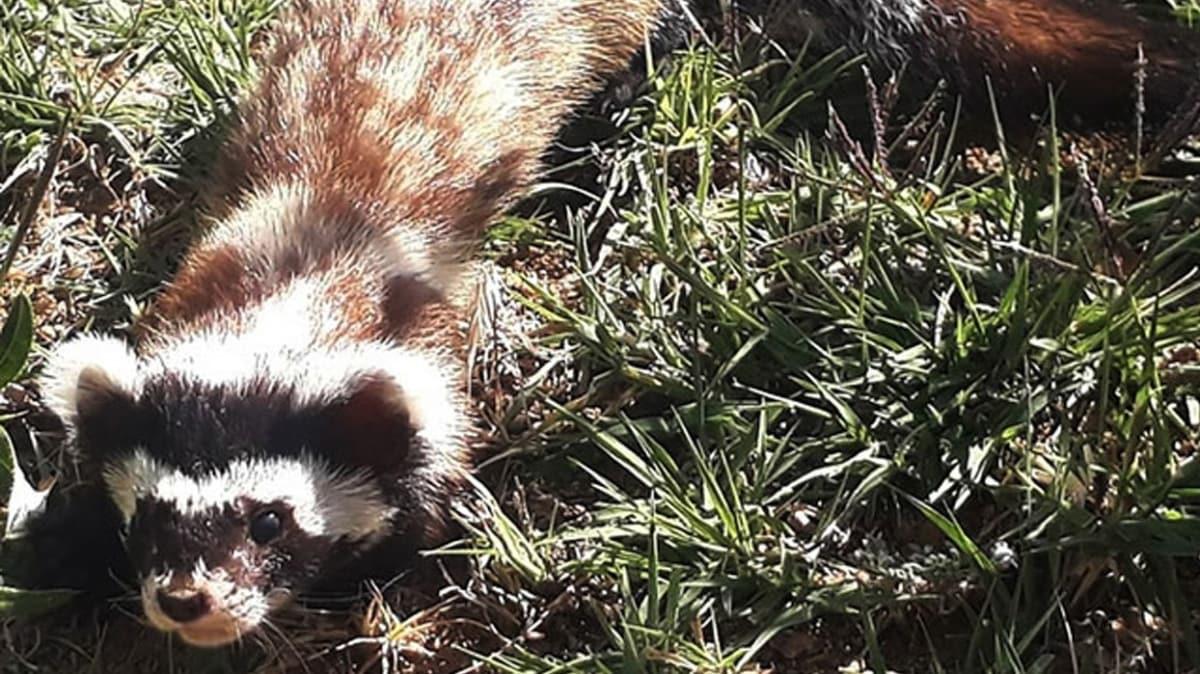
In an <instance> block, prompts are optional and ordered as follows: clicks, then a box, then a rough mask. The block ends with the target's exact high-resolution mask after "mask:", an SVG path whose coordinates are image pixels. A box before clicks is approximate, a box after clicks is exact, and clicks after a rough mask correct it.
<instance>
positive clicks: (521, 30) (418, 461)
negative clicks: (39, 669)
mask: <svg viewBox="0 0 1200 674" xmlns="http://www.w3.org/2000/svg"><path fill="white" fill-rule="evenodd" d="M1016 4H1019V5H1020V6H1021V7H1023V8H1030V7H1035V6H1036V5H1037V3H1034V2H1033V0H1020V2H1019V3H1016ZM951 5H955V3H953V2H951V1H950V0H903V1H902V0H877V1H875V2H872V1H870V0H854V1H852V2H851V1H849V0H848V1H846V2H835V1H834V0H828V1H822V2H818V1H817V0H813V1H812V2H811V3H797V7H798V8H802V7H807V8H808V12H809V14H811V15H817V18H818V19H821V20H823V21H825V23H826V24H827V25H826V26H825V28H827V29H829V30H830V31H833V32H830V33H828V34H848V33H845V32H844V31H845V29H846V27H847V26H849V27H851V28H853V29H854V31H856V32H854V33H853V35H854V36H855V39H857V40H859V41H861V42H862V44H863V45H864V46H866V47H867V48H874V47H873V45H875V44H876V43H879V44H880V45H881V46H880V47H879V49H882V50H885V51H886V50H888V49H892V48H893V47H895V48H899V49H901V50H915V49H917V48H918V47H919V45H918V44H915V43H912V41H913V40H917V41H919V40H920V39H922V37H923V36H924V35H926V34H927V31H928V30H930V28H929V27H930V26H937V25H942V24H941V23H939V22H952V23H953V22H954V21H957V20H959V19H961V18H962V17H958V15H957V14H955V13H954V12H951V11H949V9H948V7H950V6H951ZM1045 5H1046V7H1050V8H1052V9H1056V10H1058V9H1061V10H1062V12H1065V13H1063V14H1062V16H1068V17H1069V16H1076V15H1077V14H1078V13H1077V12H1075V10H1076V9H1077V8H1078V7H1080V5H1078V4H1077V3H1074V2H1068V0H1046V3H1045ZM1004 6H1006V5H1005V4H1004V3H1000V2H991V3H988V2H982V1H981V0H962V2H961V3H958V4H957V5H955V9H956V11H961V12H965V13H966V16H967V18H968V19H971V20H965V22H963V23H961V24H957V23H954V24H953V25H963V26H966V27H967V31H966V32H965V33H963V32H961V31H960V32H959V33H956V34H955V35H957V36H958V38H959V41H958V42H954V43H951V42H947V41H945V40H942V41H935V42H932V43H931V44H932V45H933V46H935V47H936V46H940V48H943V49H945V50H948V52H949V53H951V54H952V53H954V52H955V50H959V51H961V52H962V53H974V52H973V51H971V50H976V51H979V50H983V51H981V52H980V53H983V54H985V56H987V58H986V59H983V60H982V61H980V62H982V63H984V64H985V66H986V67H988V68H1002V67H1007V66H1006V65H1004V64H1005V63H1006V61H1005V60H1004V59H1005V58H1008V57H1006V56H1005V55H1006V54H1007V55H1009V56H1011V59H1010V60H1011V61H1012V63H1013V64H1015V65H1012V67H1013V68H1028V67H1041V64H1043V63H1049V64H1059V65H1062V66H1063V67H1062V68H1061V69H1060V70H1055V71H1054V72H1055V73H1056V74H1062V73H1066V72H1068V70H1069V68H1068V67H1067V65H1069V64H1065V62H1064V63H1060V61H1059V60H1056V59H1058V56H1057V54H1058V53H1059V51H1055V50H1054V49H1051V47H1055V45H1053V44H1049V45H1047V44H1043V43H1042V42H1039V40H1038V39H1037V38H1038V35H1039V33H1038V31H1037V28H1038V27H1036V26H1031V25H1029V24H1028V23H1027V22H1024V23H1023V21H1025V20H1024V19H1021V17H1020V16H1019V15H1013V16H1005V15H1004V12H1003V10H1002V9H1001V8H1002V7H1004ZM673 11H674V4H673V0H356V1H354V2H347V1H345V0H298V1H297V3H296V6H295V7H294V8H293V9H292V10H291V11H290V12H289V13H288V14H287V15H286V17H285V18H284V19H282V21H281V23H280V25H279V26H278V27H277V29H276V31H275V33H274V38H273V40H274V46H273V48H272V49H270V50H269V53H268V56H267V58H266V59H265V61H264V63H263V72H262V78H261V82H260V84H259V85H258V87H257V88H256V90H255V91H254V92H252V93H251V94H250V95H249V96H248V98H247V99H246V101H245V102H244V104H243V105H242V106H241V109H240V121H239V124H238V126H237V128H236V130H235V131H234V132H233V134H232V136H231V138H230V139H229V141H228V142H227V144H226V146H225V147H224V150H223V152H222V154H221V159H220V161H219V164H218V171H217V174H218V176H219V179H218V180H217V181H216V184H215V185H214V186H213V188H212V194H211V199H212V208H211V212H212V214H213V216H214V220H215V221H214V224H213V225H212V227H211V229H210V230H209V232H208V234H207V235H206V236H205V237H204V238H203V239H202V240H201V241H199V242H198V243H197V244H196V245H195V246H194V247H193V248H192V249H191V251H190V252H189V254H188V255H187V256H186V258H185V259H184V261H183V263H182V265H181V268H180V271H179V273H178V275H177V276H176V278H175V280H174V281H173V282H172V284H171V285H170V286H169V287H168V288H167V289H166V290H165V291H164V292H163V294H162V295H161V296H160V297H159V298H158V299H157V301H156V303H155V305H154V306H153V307H152V309H151V311H150V312H149V314H148V316H147V317H146V318H145V320H144V321H143V323H142V326H141V333H140V334H141V336H140V338H139V339H138V342H137V344H136V349H133V350H131V349H130V348H128V347H127V346H126V345H125V344H124V343H122V342H120V341H118V340H115V339H111V338H103V337H94V336H90V337H83V338H81V339H77V340H76V341H73V342H70V343H68V344H65V345H64V346H62V347H61V348H60V349H58V351H57V352H56V353H55V354H54V356H53V357H52V359H51V361H50V363H49V364H48V368H47V373H46V379H45V385H44V390H45V392H46V393H47V399H48V400H49V402H50V404H51V406H52V407H53V409H54V410H55V411H56V412H57V413H58V414H59V415H60V416H61V417H62V418H63V419H64V421H65V423H66V425H67V427H68V429H69V431H70V434H71V440H72V442H73V444H74V446H75V447H76V448H77V450H78V453H79V455H80V456H81V457H82V461H83V462H84V464H85V468H88V467H90V474H91V475H93V476H95V477H97V479H102V480H103V482H104V483H105V485H106V486H107V489H108V491H109V493H110V494H111V497H112V499H113V501H114V502H115V504H116V506H117V508H118V509H119V511H120V514H121V517H122V519H123V525H124V527H123V535H124V537H125V541H126V546H127V549H128V553H129V556H130V559H131V561H132V563H133V566H134V568H135V571H136V572H137V574H138V576H139V578H140V591H141V599H142V605H143V607H144V610H145V613H146V616H147V617H148V619H149V620H150V622H151V623H152V624H153V625H154V626H156V627H158V628H160V629H163V630H166V631H171V632H176V633H178V634H179V635H180V636H181V637H182V638H183V639H184V640H186V641H187V642H189V643H193V644H198V645H217V644H223V643H228V642H230V641H233V640H235V639H238V638H239V637H241V636H242V635H245V634H247V633H249V632H251V631H253V630H255V629H257V628H258V627H259V626H260V625H261V624H262V623H263V621H264V620H265V619H266V618H267V617H268V616H269V615H270V614H271V612H272V611H273V610H275V609H277V608H279V607H280V606H282V605H283V604H285V603H287V602H288V601H289V599H290V598H291V597H293V596H294V595H296V594H300V593H303V592H305V591H306V590H307V589H309V588H310V587H311V586H312V585H313V583H315V582H316V581H318V580H319V579H321V578H323V577H324V576H325V575H327V574H328V573H330V571H331V569H335V568H337V567H338V566H339V565H341V564H342V563H344V562H345V561H346V560H348V559H352V558H354V557H356V556H357V555H359V554H360V553H362V552H364V551H367V550H370V549H371V548H373V547H375V546H377V545H379V544H380V543H381V542H382V541H385V540H396V539H397V538H399V539H403V540H408V541H411V543H412V544H413V545H414V546H422V545H426V544H428V543H429V542H430V541H431V540H432V539H434V538H435V537H436V536H437V535H438V532H439V530H440V529H441V527H442V521H443V518H444V511H445V506H446V503H447V499H448V497H449V494H450V493H451V492H452V490H453V489H454V488H455V485H457V484H458V483H459V482H460V480H461V479H462V477H463V475H464V473H465V471H466V470H467V467H468V463H469V462H468V456H467V452H466V450H465V449H464V435H465V434H466V432H467V429H468V426H469V424H468V423H467V421H466V420H465V417H464V415H465V414H466V409H467V408H466V405H465V404H464V403H463V401H461V400H460V395H461V391H462V390H463V386H462V385H461V384H462V382H461V372H462V367H461V361H462V358H463V344H462V337H461V330H460V326H461V323H462V320H461V319H462V316H461V306H462V305H461V303H460V302H458V301H457V300H456V298H457V297H458V296H459V295H460V294H461V292H460V291H461V286H462V283H461V282H459V281H458V280H457V275H456V266H457V265H458V264H459V263H460V262H462V260H463V259H464V254H465V253H466V252H468V251H470V250H471V249H472V248H473V247H474V245H475V244H476V241H477V240H478V238H479V235H480V232H481V230H482V228H483V227H485V226H486V225H487V224H488V223H489V222H490V221H491V220H492V219H493V218H494V217H495V216H496V215H497V214H498V213H499V212H500V211H501V210H502V209H504V208H505V207H507V206H508V205H509V204H511V203H512V202H513V201H514V199H516V198H517V197H518V196H520V195H521V193H522V191H523V190H524V188H525V187H526V186H527V185H528V184H529V182H530V181H531V180H532V179H533V177H534V176H535V175H536V174H537V170H538V161H539V157H540V156H541V154H542V153H543V151H544V149H545V148H546V147H547V145H548V144H549V142H550V140H551V139H552V137H553V135H554V134H555V133H556V131H557V129H558V127H559V125H560V123H561V122H562V120H563V119H564V117H565V116H566V115H567V114H568V113H569V111H570V110H572V108H573V107H574V106H575V105H576V104H578V103H579V102H581V101H582V99H584V98H585V97H586V96H587V95H588V94H589V93H590V92H591V91H593V90H594V89H595V88H596V87H597V85H599V84H600V83H601V82H602V81H603V80H604V79H605V78H606V77H607V76H609V75H611V74H613V73H615V72H616V71H619V70H620V69H621V68H623V67H624V66H625V65H626V64H627V63H629V62H630V59H631V58H632V57H633V55H634V54H636V53H638V51H639V50H640V49H641V48H642V46H643V45H644V41H645V39H646V38H647V36H648V35H649V34H650V33H653V32H654V31H655V30H656V28H657V27H658V26H659V25H660V24H661V23H662V22H663V21H664V19H665V18H666V17H668V16H669V15H670V14H671V13H672V12H673ZM821 12H824V14H821ZM1073 12H1074V13H1073ZM931 17H932V18H931ZM956 17H957V18H956ZM997 17H1000V18H1005V19H1007V20H1009V21H1007V22H1004V21H999V19H998V18H997ZM888 20H896V21H900V22H901V23H899V24H897V25H890V24H889V25H884V24H883V23H879V21H888ZM934 20H936V22H935V23H926V22H927V21H934ZM972 20H974V21H976V22H975V23H972V22H971V21H972ZM993 24H995V30H996V31H1000V32H999V33H997V34H998V35H1001V36H1003V37H1004V39H1005V40H1008V42H1005V43H1004V44H1002V45H997V46H996V47H995V48H988V49H984V46H981V45H979V44H977V43H975V42H971V41H969V40H967V38H970V37H971V36H976V35H985V34H987V31H983V30H975V29H974V28H972V27H973V26H975V27H979V26H987V27H989V30H991V28H990V27H993ZM946 25H951V24H946ZM838 26H840V27H841V28H840V29H839V30H842V31H843V33H837V31H836V30H833V29H834V28H836V27H838ZM1012 26H1016V27H1017V28H1019V29H1021V30H1008V28H1011V27H1012ZM1001 29H1004V30H1008V32H1004V30H1001ZM1025 29H1028V31H1029V32H1028V34H1026V33H1024V32H1022V31H1024V30H1025ZM872 31H875V32H872ZM872 36H874V37H872ZM1043 37H1044V35H1043ZM876 38H878V39H876ZM895 40H900V41H904V40H908V41H909V42H905V43H904V44H899V43H897V44H898V45H899V46H897V44H893V43H892V42H893V41H895ZM1022 40H1024V41H1023V42H1022ZM1014 41H1015V42H1014ZM1040 47H1045V48H1046V49H1049V50H1050V51H1048V52H1047V53H1046V54H1047V55H1046V59H1048V60H1045V61H1043V60H1036V59H1035V60H1028V59H1026V60H1021V58H1022V57H1021V55H1022V54H1024V53H1025V52H1024V51H1022V50H1026V51H1028V50H1033V51H1036V49H1037V48H1040ZM1027 48H1028V49H1027ZM1129 48H1130V49H1135V45H1130V46H1129ZM964 50H965V51H964ZM906 53H907V52H906ZM913 53H917V52H913ZM1062 53H1063V54H1067V55H1070V53H1071V52H1070V51H1069V50H1067V51H1063V52H1062ZM1108 53H1109V52H1104V54H1108ZM1114 53H1115V52H1114ZM1134 53H1135V51H1130V52H1129V57H1130V58H1131V59H1132V58H1133V54H1134ZM943 56H946V55H945V54H943ZM947 58H949V57H948V56H947ZM1113 58H1116V57H1113ZM1105 62H1107V61H1105ZM1010 74H1011V73H1010ZM1026 74H1027V73H1026ZM1014 81H1015V80H1014ZM1021 81H1024V80H1021Z"/></svg>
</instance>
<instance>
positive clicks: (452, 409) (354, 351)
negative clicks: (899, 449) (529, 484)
mask: <svg viewBox="0 0 1200 674" xmlns="http://www.w3.org/2000/svg"><path fill="white" fill-rule="evenodd" d="M315 301H318V296H317V294H316V293H315V290H314V291H313V292H312V293H310V292H309V291H308V290H306V289H304V288H303V287H299V286H297V284H293V287H290V288H289V291H288V292H287V293H284V294H281V295H278V296H276V297H274V298H272V299H271V300H270V301H268V302H267V303H266V304H264V305H263V306H262V307H260V308H258V309H257V310H256V311H255V312H254V314H252V315H251V316H250V317H248V318H247V320H246V321H244V327H243V330H242V331H241V332H231V331H221V332H217V331H210V332H202V333H197V334H193V335H190V336H188V337H187V338H185V339H183V340H180V341H178V342H175V343H172V344H170V345H166V346H164V347H163V348H162V349H161V350H160V351H158V352H157V353H156V354H154V355H153V356H150V357H149V358H148V360H146V361H145V362H143V371H142V376H143V377H144V379H146V380H149V379H151V378H154V377H158V376H163V375H166V374H168V373H169V374H174V375H177V376H181V377H184V378H186V379H188V380H191V381H195V382H199V383H203V384H207V385H210V386H214V387H220V388H223V389H225V390H228V391H231V392H234V393H236V392H238V391H243V390H247V389H249V387H251V386H252V385H254V384H255V383H256V382H261V381H264V380H265V381H269V382H273V383H275V384H277V385H279V386H282V387H287V388H291V389H293V390H295V391H296V394H297V396H298V398H299V400H298V401H297V402H298V404H300V405H321V404H324V403H328V402H331V401H333V400H335V399H337V398H338V397H341V396H344V395H346V394H348V393H352V392H353V391H354V389H355V386H356V384H357V383H358V382H359V381H361V380H363V379H364V378H366V377H378V376H379V375H384V376H386V377H387V378H389V379H390V380H391V382H392V384H393V385H395V386H396V387H397V389H398V390H399V394H400V396H399V397H400V399H401V400H402V401H403V405H404V408H405V411H406V412H407V413H408V415H409V420H410V422H411V423H412V425H413V427H414V428H413V430H414V431H415V432H416V433H417V434H419V435H420V436H421V437H422V438H423V439H425V440H426V441H427V442H428V443H429V444H430V445H431V446H432V447H433V448H434V451H435V453H436V454H437V455H438V456H435V457H431V458H432V459H435V460H437V459H446V460H451V461H453V462H458V460H459V457H458V455H457V452H458V447H459V446H460V445H461V443H460V441H459V438H460V436H461V432H462V429H461V426H462V423H461V415H460V410H459V408H460V403H459V400H458V396H457V395H456V394H455V383H456V382H457V380H458V372H459V370H458V368H459V366H458V365H457V364H456V362H455V361H454V360H453V359H452V358H451V357H450V356H448V355H447V354H442V353H439V352H437V351H424V350H422V351H417V350H411V349H407V348H404V347H401V346H397V345H394V344H388V343H386V342H348V343H345V344H341V345H338V346H332V347H318V346H315V345H314V343H313V342H314V340H315V339H316V336H317V335H318V334H320V332H321V328H320V326H319V325H315V324H313V323H314V322H316V321H319V320H320V318H319V317H320V316H321V315H323V313H324V312H321V311H320V310H319V309H318V310H315V309H314V308H313V307H312V305H311V304H308V303H309V302H315ZM214 354H220V357H214ZM451 453H453V456H450V454H451ZM442 454H446V456H445V457H443V456H442Z"/></svg>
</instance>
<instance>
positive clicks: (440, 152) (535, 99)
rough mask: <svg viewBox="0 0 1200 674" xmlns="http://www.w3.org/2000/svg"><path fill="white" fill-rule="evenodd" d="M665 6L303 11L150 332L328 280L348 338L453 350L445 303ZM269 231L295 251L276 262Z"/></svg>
mask: <svg viewBox="0 0 1200 674" xmlns="http://www.w3.org/2000/svg"><path fill="white" fill-rule="evenodd" d="M661 5H662V3H661V2H660V0H634V1H626V2H612V1H611V0H423V1H419V2H418V1H408V2H394V1H392V0H365V1H363V2H346V0H311V1H307V2H301V3H299V4H298V5H297V6H296V7H295V8H294V9H293V10H292V11H291V12H290V13H289V14H288V15H287V17H286V18H285V19H283V21H282V23H281V25H280V26H279V28H278V30H277V31H276V33H275V37H274V44H273V47H272V49H271V51H270V55H269V56H268V58H267V59H266V61H265V63H264V65H263V78H262V81H261V83H260V84H259V85H258V87H257V89H256V91H254V92H253V93H252V94H251V95H250V96H249V97H248V99H247V100H246V102H245V104H244V106H243V107H242V109H241V111H240V114H241V124H240V126H239V127H238V129H237V130H236V131H235V133H234V134H233V136H232V137H231V138H230V140H229V141H228V143H227V144H226V147H225V150H224V152H223V156H222V159H221V161H220V162H219V166H218V172H217V173H218V176H219V179H218V181H217V184H216V185H215V187H214V190H213V194H212V202H213V209H212V210H213V213H214V214H215V216H216V217H218V218H219V219H220V222H218V224H217V225H216V227H215V229H214V231H213V233H212V234H211V235H210V236H209V237H208V238H207V239H206V240H205V241H204V242H202V243H200V244H199V245H198V246H197V247H196V248H195V249H194V250H193V251H192V252H191V253H190V255H189V256H188V257H187V259H186V260H185V262H184V264H183V266H182V269H181V270H180V272H179V274H178V276H177V277H176V279H175V281H174V283H173V284H172V285H171V287H170V288H169V289H168V290H167V291H166V292H165V293H164V294H163V295H162V297H161V298H160V299H159V301H158V303H157V306H156V308H155V310H154V311H153V313H152V314H151V316H150V318H149V320H148V321H147V323H146V326H147V330H148V333H149V334H151V335H154V334H155V333H157V334H160V335H162V334H164V333H170V332H173V331H177V330H180V329H185V328H187V329H191V328H188V326H191V327H193V328H194V327H200V326H204V325H209V324H212V323H214V322H220V321H225V320H228V315H229V314H232V313H236V312H237V311H239V310H240V308H241V307H243V306H245V305H246V304H247V303H253V302H255V301H258V300H261V299H263V298H264V297H266V296H268V295H270V294H271V293H272V292H274V291H276V290H277V289H278V288H279V287H280V286H281V285H283V284H285V283H286V282H287V281H288V280H289V279H291V278H294V277H295V276H297V275H308V274H312V273H321V274H325V275H327V276H328V281H329V285H328V291H329V293H330V294H331V295H335V296H337V297H338V298H339V303H340V304H341V305H342V306H343V307H345V311H346V312H347V315H346V317H345V320H344V321H339V322H337V324H338V326H339V327H338V329H337V334H336V335H330V338H331V339H336V338H352V339H353V338H358V337H361V336H363V335H364V334H365V333H373V336H384V335H388V336H404V337H405V338H406V339H407V340H408V341H409V342H410V343H411V342H412V341H414V340H415V341H416V342H417V343H418V344H419V343H420V342H422V341H431V342H444V341H445V339H446V338H447V335H448V333H447V332H446V325H445V324H444V323H445V321H446V320H447V319H449V318H450V317H451V315H452V314H453V312H452V311H451V310H450V309H449V308H447V307H446V306H441V302H442V301H443V300H447V299H449V296H450V295H453V294H454V291H455V284H454V282H453V278H452V277H453V274H451V273H448V272H447V271H446V270H448V269H451V268H452V267H453V266H454V265H455V264H457V263H458V262H459V261H460V260H461V259H462V258H463V255H464V253H466V252H467V251H469V250H470V249H471V248H472V246H473V245H474V243H475V242H476V240H477V239H478V237H479V235H480V232H481V230H482V229H483V228H484V226H485V225H487V224H488V223H489V222H490V221H491V220H492V219H493V218H494V217H495V216H496V215H497V213H499V212H500V211H501V210H502V209H504V208H505V207H507V206H508V205H509V204H511V203H512V202H513V200H514V199H515V198H516V197H517V196H519V195H520V194H521V190H522V188H524V187H525V186H526V185H528V184H529V182H530V181H531V180H532V178H533V177H534V176H535V175H536V173H537V170H538V164H539V159H540V155H541V153H542V151H543V150H544V148H545V147H546V146H547V145H548V144H549V141H550V140H551V138H552V136H553V134H554V133H555V132H556V131H557V129H558V127H559V124H560V123H561V122H562V121H563V119H564V118H565V117H566V116H567V114H568V113H569V111H570V110H571V109H572V107H573V106H574V105H576V104H577V103H579V102H580V100H581V99H582V98H583V97H585V96H587V95H588V94H589V93H590V92H591V91H593V90H594V89H595V88H596V86H597V84H599V83H600V82H601V81H602V80H603V79H604V78H605V77H606V76H608V75H610V74H612V73H613V72H615V71H617V70H619V69H621V68H622V67H624V66H626V65H627V64H628V63H629V61H630V58H631V57H632V56H633V55H634V54H635V53H637V52H638V50H639V49H640V47H641V46H642V45H643V44H644V42H645V40H646V39H647V37H648V32H649V31H652V30H653V28H654V26H655V24H656V22H657V21H658V19H659V16H660V15H661V14H662V11H663V10H662V8H661ZM280 185H289V186H295V189H296V190H299V191H303V192H304V201H305V204H304V206H303V207H297V206H296V205H295V204H294V203H293V204H289V203H285V202H286V201H287V200H286V199H280V198H278V197H276V196H268V197H266V198H263V197H262V195H263V194H266V193H270V192H271V191H272V190H275V189H277V188H278V187H279V186H280ZM234 220H243V221H253V222H247V225H246V226H243V227H241V228H237V227H231V226H230V224H229V223H230V222H231V221H234ZM254 227H257V228H258V232H257V233H254V232H252V230H253V228H254ZM267 228H271V229H272V231H269V232H267V231H266V229H267ZM256 236H268V237H272V238H277V239H279V240H280V245H279V246H277V247H276V249H275V250H273V251H271V252H270V253H269V254H264V251H263V250H262V249H261V248H259V247H256V246H254V245H253V241H252V239H253V238H254V237H256ZM247 239H251V241H247ZM388 246H399V247H401V248H404V249H406V250H402V251H400V253H401V254H402V255H403V254H406V253H407V254H411V255H412V256H413V257H414V258H420V259H425V260H426V264H424V265H422V268H420V269H403V268H396V267H397V265H396V263H395V260H394V259H388V258H387V256H386V255H384V256H381V254H380V253H379V249H380V248H385V247H388ZM403 266H404V265H400V267H403ZM150 341H151V344H153V343H154V341H155V340H154V339H153V337H152V338H151V340H150Z"/></svg>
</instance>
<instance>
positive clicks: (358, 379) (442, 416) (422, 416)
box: [321, 355, 461, 474]
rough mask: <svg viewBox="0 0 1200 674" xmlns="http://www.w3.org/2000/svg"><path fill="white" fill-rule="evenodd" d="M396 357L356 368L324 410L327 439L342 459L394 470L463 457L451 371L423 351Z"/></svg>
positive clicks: (382, 471)
mask: <svg viewBox="0 0 1200 674" xmlns="http://www.w3.org/2000/svg"><path fill="white" fill-rule="evenodd" d="M393 358H396V356H394V355H393ZM396 360H398V361H399V362H393V363H391V364H392V365H395V366H396V367H389V368H388V369H387V370H386V371H383V370H367V371H364V372H359V373H358V374H355V375H354V376H353V377H352V378H351V379H350V380H349V381H348V382H347V386H346V389H345V390H346V393H345V394H344V395H343V396H341V397H340V398H338V399H336V400H334V401H333V402H332V403H330V404H328V405H327V406H326V407H325V409H324V410H323V411H322V413H321V417H322V419H323V421H324V424H323V428H324V436H325V437H324V438H322V440H323V443H322V444H323V446H325V447H326V448H328V450H329V451H330V452H331V453H332V454H333V457H334V459H335V460H336V461H337V462H338V463H340V464H341V465H343V466H347V467H350V468H359V467H363V468H369V469H371V470H372V471H374V472H376V473H377V474H388V473H395V472H397V471H399V470H402V469H403V470H407V471H413V470H422V469H423V468H426V467H429V466H431V464H434V463H438V462H440V461H441V460H442V457H443V456H444V455H447V454H454V455H455V457H456V460H457V454H458V452H459V451H460V445H461V440H460V438H459V435H460V433H459V415H460V413H459V409H458V406H459V403H458V401H457V399H456V397H455V396H454V395H453V394H452V393H451V391H452V388H451V386H452V383H451V382H450V381H448V380H447V375H446V372H445V371H444V370H442V369H440V368H438V367H437V366H436V364H434V363H431V362H429V361H427V360H425V359H423V358H420V357H411V358H410V357H402V358H396Z"/></svg>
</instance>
